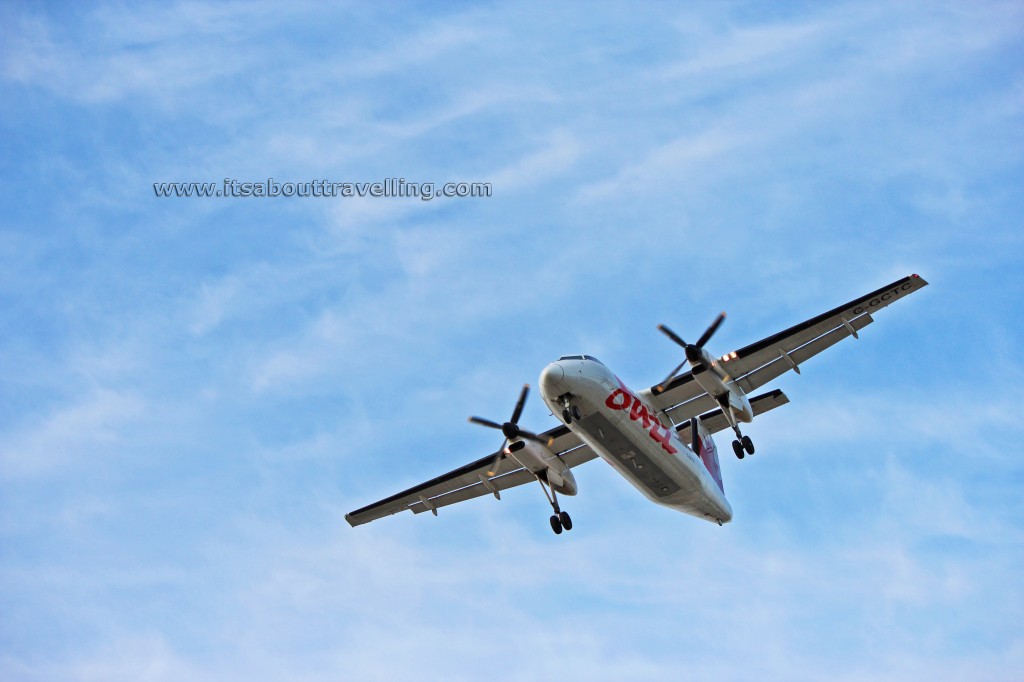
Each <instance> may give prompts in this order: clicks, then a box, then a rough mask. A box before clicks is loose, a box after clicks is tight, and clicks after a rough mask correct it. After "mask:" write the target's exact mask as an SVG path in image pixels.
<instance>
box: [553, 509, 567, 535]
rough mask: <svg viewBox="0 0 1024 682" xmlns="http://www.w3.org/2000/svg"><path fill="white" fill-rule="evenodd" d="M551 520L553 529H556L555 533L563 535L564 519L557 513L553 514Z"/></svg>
mask: <svg viewBox="0 0 1024 682" xmlns="http://www.w3.org/2000/svg"><path fill="white" fill-rule="evenodd" d="M562 513H563V514H564V513H565V512H562ZM550 520H551V530H553V531H555V535H561V534H562V520H561V519H559V518H558V515H557V514H552V515H551V519H550ZM570 525H572V524H570Z"/></svg>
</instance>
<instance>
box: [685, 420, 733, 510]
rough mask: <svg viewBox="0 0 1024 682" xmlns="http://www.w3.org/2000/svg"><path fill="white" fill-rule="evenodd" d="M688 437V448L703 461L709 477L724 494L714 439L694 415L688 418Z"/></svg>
mask: <svg viewBox="0 0 1024 682" xmlns="http://www.w3.org/2000/svg"><path fill="white" fill-rule="evenodd" d="M690 438H691V443H690V448H691V449H692V450H693V452H694V453H695V454H696V455H697V456H698V457H700V459H701V461H702V462H704V467H705V468H706V469H707V470H708V473H709V474H711V478H713V479H715V483H717V484H718V489H719V490H721V491H722V493H723V494H724V493H725V486H724V485H722V468H721V467H720V466H719V465H718V448H717V447H716V446H715V439H714V438H712V437H711V432H710V431H708V430H707V429H706V428H704V423H703V422H702V421H701V420H700V417H694V418H692V419H691V420H690Z"/></svg>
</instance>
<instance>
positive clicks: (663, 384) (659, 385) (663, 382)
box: [658, 360, 687, 391]
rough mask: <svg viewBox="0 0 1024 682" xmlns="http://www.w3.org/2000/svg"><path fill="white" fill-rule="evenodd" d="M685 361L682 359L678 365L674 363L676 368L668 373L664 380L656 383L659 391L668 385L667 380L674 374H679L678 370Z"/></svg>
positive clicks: (670, 379)
mask: <svg viewBox="0 0 1024 682" xmlns="http://www.w3.org/2000/svg"><path fill="white" fill-rule="evenodd" d="M686 363H687V361H686V360H683V361H682V362H680V363H679V364H678V365H676V368H675V369H674V370H672V371H671V372H669V373H668V376H667V377H665V379H664V381H662V382H661V383H660V384H658V390H659V391H664V390H665V387H666V386H668V382H670V381H672V379H673V377H675V375H677V374H679V370H681V369H682V368H683V365H685V364H686Z"/></svg>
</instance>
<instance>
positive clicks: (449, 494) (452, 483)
mask: <svg viewBox="0 0 1024 682" xmlns="http://www.w3.org/2000/svg"><path fill="white" fill-rule="evenodd" d="M927 284H928V283H927V282H926V281H924V279H922V278H921V277H919V276H917V275H910V276H908V277H904V278H903V279H900V280H897V281H895V282H893V283H892V284H888V285H886V286H884V287H882V288H881V289H878V290H876V291H872V292H871V293H870V294H867V295H865V296H861V297H860V298H858V299H855V300H853V301H850V302H849V303H845V304H843V305H841V306H839V307H838V308H833V309H832V310H829V311H828V312H826V313H822V314H821V315H818V316H817V317H812V318H811V319H809V320H806V321H804V322H801V323H800V324H797V325H795V326H793V327H790V328H789V329H786V330H783V331H781V332H779V333H778V334H773V335H771V336H769V337H767V338H764V339H761V340H760V341H757V342H756V343H752V344H750V345H749V346H745V347H743V348H740V349H739V350H735V351H732V352H730V353H726V354H725V355H723V356H721V357H715V356H712V355H711V354H710V353H709V352H708V351H707V350H706V349H705V348H704V346H705V344H707V342H708V341H710V340H711V337H712V335H714V333H715V332H716V331H717V330H718V328H719V326H720V325H721V324H722V321H723V320H724V319H725V313H722V314H721V315H719V316H718V317H717V318H716V319H715V321H714V322H713V323H712V324H711V326H710V327H708V329H707V330H706V331H705V332H704V333H703V334H702V335H701V336H700V337H699V338H698V339H697V342H696V343H692V344H690V343H686V342H685V341H684V340H683V339H682V338H681V337H680V336H678V335H677V334H676V333H675V332H673V331H672V330H670V329H669V328H668V327H665V326H664V325H659V329H660V330H661V331H662V332H663V333H664V334H665V335H666V336H668V337H669V338H670V339H672V340H673V341H674V342H675V343H677V344H679V345H680V346H682V347H683V349H684V353H685V359H684V360H683V362H681V363H680V364H679V366H678V367H676V368H675V369H674V370H672V371H671V372H669V375H668V376H667V377H666V378H665V380H664V381H662V382H661V383H659V384H656V385H654V386H652V387H650V388H646V389H642V390H638V391H633V390H631V389H630V388H628V387H627V386H626V384H624V383H623V382H622V380H621V379H619V378H618V377H617V376H616V375H615V374H613V373H612V372H611V371H610V370H609V369H608V368H607V367H605V366H604V364H603V363H602V362H601V361H600V360H598V359H597V358H595V357H592V356H590V355H563V356H562V357H560V358H559V359H558V360H557V361H555V362H552V363H551V364H549V365H548V366H547V367H545V368H544V371H543V372H541V375H540V392H541V396H542V397H543V399H544V402H545V403H546V404H547V405H548V407H549V408H551V413H552V414H553V415H558V416H559V417H561V420H562V424H561V425H560V426H557V427H555V428H553V429H549V430H547V431H544V432H543V433H540V434H537V433H533V432H532V431H527V430H526V429H524V428H522V427H520V426H519V418H520V417H521V416H522V413H523V406H524V405H525V404H526V397H527V394H528V392H529V386H523V389H522V391H521V392H520V394H519V400H518V401H517V402H516V405H515V409H513V411H512V417H511V419H509V420H508V421H507V422H504V423H498V422H495V421H491V420H490V419H483V418H481V417H470V418H469V420H470V421H471V422H473V423H475V424H479V425H481V426H486V427H489V428H493V429H498V430H500V431H501V432H502V434H503V435H504V437H505V439H504V441H503V442H502V444H501V447H499V448H498V450H497V452H494V453H492V454H489V455H487V456H485V457H482V458H480V459H478V460H476V461H474V462H470V463H469V464H467V465H465V466H463V467H459V468H458V469H455V470H454V471H450V472H448V473H447V474H444V475H442V476H438V477H437V478H434V479H431V480H429V481H427V482H426V483H422V484H420V485H417V486H414V487H412V488H409V489H408V490H405V491H402V492H400V493H398V494H396V495H392V496H391V497H388V498H385V499H383V500H380V501H379V502H374V503H373V504H371V505H368V506H366V507H363V508H362V509H357V510H356V511H353V512H351V513H349V514H346V515H345V519H346V520H347V521H348V522H349V524H350V525H352V526H358V525H360V524H363V523H368V522H370V521H374V520H376V519H379V518H382V517H384V516H389V515H391V514H397V513H398V512H402V511H405V510H407V509H408V510H411V511H412V512H413V513H414V514H420V513H422V512H425V511H429V512H431V513H433V515H434V516H437V510H438V509H440V508H441V507H445V506H447V505H450V504H455V503H456V502H462V501H464V500H468V499H471V498H474V497H480V496H482V495H487V494H493V495H494V497H495V498H497V499H499V500H500V499H501V491H502V490H505V489H508V488H512V487H515V486H518V485H522V484H524V483H529V482H532V481H537V482H538V483H540V487H541V489H542V490H543V491H544V495H545V497H546V498H547V500H548V503H549V504H550V505H551V509H552V511H553V514H552V515H551V518H550V522H551V530H553V531H554V532H555V533H561V532H562V531H563V530H571V529H572V519H571V518H570V517H569V514H568V513H567V512H565V511H563V510H562V509H561V507H560V506H559V504H558V494H559V493H561V494H562V495H567V496H572V495H575V494H576V492H577V486H576V479H575V478H574V477H573V474H572V468H573V467H577V466H579V465H580V464H583V463H585V462H589V461H590V460H592V459H595V458H597V457H600V458H601V459H603V460H604V461H606V462H608V464H610V465H611V466H612V467H613V468H614V469H615V470H616V471H618V472H619V473H620V474H622V476H623V477H624V478H625V479H626V480H627V481H629V482H630V483H632V484H633V486H635V487H636V488H637V490H639V491H640V492H641V493H643V494H644V495H645V496H646V497H647V498H648V499H649V500H651V501H652V502H655V503H656V504H660V505H663V506H666V507H670V508H672V509H677V510H679V511H681V512H684V513H686V514H690V515H692V516H696V517H698V518H702V519H706V520H708V521H712V522H714V523H717V524H719V525H722V524H723V523H728V522H729V521H731V520H732V507H731V506H730V505H729V502H728V500H726V498H725V486H724V485H723V484H722V472H721V469H720V468H719V463H718V451H717V449H716V447H715V442H714V440H713V439H712V436H711V434H713V433H716V432H718V431H723V430H725V429H732V431H733V433H734V434H735V435H736V439H735V440H734V441H733V442H732V448H733V452H734V453H735V455H736V456H737V457H738V458H740V459H743V458H744V456H745V455H752V454H754V444H753V441H751V439H750V437H749V436H746V435H744V434H743V433H742V432H741V431H740V424H741V423H743V424H748V423H750V422H752V421H753V419H754V417H756V416H758V415H760V414H763V413H765V412H767V411H769V410H773V409H775V408H776V407H779V406H780V405H785V404H786V403H787V402H789V398H787V397H786V395H785V394H784V393H783V392H782V391H780V390H778V389H776V390H773V391H768V392H767V393H762V394H760V395H756V396H751V394H752V393H753V392H754V391H755V390H756V389H758V388H760V387H761V386H763V385H764V384H766V383H768V382H769V381H771V380H772V379H775V378H776V377H778V376H780V375H781V374H784V373H785V372H787V371H789V370H793V371H795V372H796V373H797V374H799V373H800V366H801V365H802V364H803V363H804V362H805V361H806V360H808V359H809V358H811V357H813V356H814V355H817V354H818V353H820V352H821V351H823V350H825V349H826V348H828V347H829V346H831V345H833V344H835V343H837V342H839V341H841V340H843V339H845V338H847V337H849V336H852V337H854V338H855V339H856V338H858V332H860V331H861V330H862V329H864V327H866V326H867V325H869V324H871V323H872V322H873V319H872V317H871V314H872V313H874V312H876V311H878V310H880V309H882V308H884V307H885V306H887V305H889V304H890V303H892V302H894V301H897V300H899V299H901V298H903V297H905V296H908V295H909V294H912V293H914V292H915V291H917V290H918V289H920V288H921V287H924V286H926V285H927ZM686 364H689V366H690V369H689V371H687V372H684V373H682V374H679V370H681V369H682V368H683V366H684V365H686Z"/></svg>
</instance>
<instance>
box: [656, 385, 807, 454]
mask: <svg viewBox="0 0 1024 682" xmlns="http://www.w3.org/2000/svg"><path fill="white" fill-rule="evenodd" d="M788 402H789V398H787V397H786V394H785V393H783V392H782V391H781V390H779V389H775V390H774V391H768V392H767V393H762V394H761V395H759V396H756V397H754V398H751V399H750V407H751V408H752V409H753V411H754V416H755V417H756V416H757V415H759V414H762V413H764V412H767V411H768V410H774V409H775V408H776V407H779V406H781V405H785V404H786V403H788ZM700 421H701V423H703V424H704V428H706V429H707V430H708V431H709V432H711V433H718V432H719V431H724V430H726V429H727V428H729V420H728V419H726V418H725V415H724V414H722V410H721V409H716V410H711V411H710V412H706V413H704V414H702V415H701V416H700ZM676 431H677V432H678V433H679V439H680V440H681V441H683V442H684V443H689V442H690V422H688V421H687V422H683V423H682V424H680V425H679V426H677V427H676Z"/></svg>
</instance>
